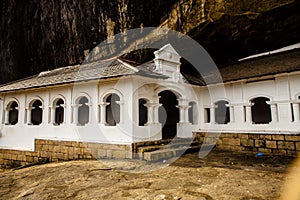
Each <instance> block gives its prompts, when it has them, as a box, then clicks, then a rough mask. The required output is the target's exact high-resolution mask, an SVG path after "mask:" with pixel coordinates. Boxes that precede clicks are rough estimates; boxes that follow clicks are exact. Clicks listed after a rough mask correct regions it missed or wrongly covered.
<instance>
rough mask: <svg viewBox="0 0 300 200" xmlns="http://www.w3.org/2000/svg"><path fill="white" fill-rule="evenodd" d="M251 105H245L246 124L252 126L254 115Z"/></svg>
mask: <svg viewBox="0 0 300 200" xmlns="http://www.w3.org/2000/svg"><path fill="white" fill-rule="evenodd" d="M252 105H253V104H251V105H245V108H246V123H249V124H252V113H251V106H252Z"/></svg>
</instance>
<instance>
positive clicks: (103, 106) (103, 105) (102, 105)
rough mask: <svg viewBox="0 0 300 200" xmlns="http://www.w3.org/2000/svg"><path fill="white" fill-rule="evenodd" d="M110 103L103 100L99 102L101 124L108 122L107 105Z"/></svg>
mask: <svg viewBox="0 0 300 200" xmlns="http://www.w3.org/2000/svg"><path fill="white" fill-rule="evenodd" d="M109 104H110V103H106V102H102V103H100V104H99V106H100V124H103V125H105V124H106V117H105V114H106V113H105V110H106V106H108V105H109Z"/></svg>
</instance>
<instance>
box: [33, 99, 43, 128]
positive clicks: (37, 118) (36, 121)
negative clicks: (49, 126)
mask: <svg viewBox="0 0 300 200" xmlns="http://www.w3.org/2000/svg"><path fill="white" fill-rule="evenodd" d="M42 120H43V109H42V102H41V101H40V100H36V101H34V102H33V104H32V109H31V123H32V124H33V125H40V124H41V123H42Z"/></svg>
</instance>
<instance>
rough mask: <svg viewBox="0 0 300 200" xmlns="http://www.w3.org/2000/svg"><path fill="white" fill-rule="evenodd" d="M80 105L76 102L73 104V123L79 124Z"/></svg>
mask: <svg viewBox="0 0 300 200" xmlns="http://www.w3.org/2000/svg"><path fill="white" fill-rule="evenodd" d="M78 107H79V105H78V104H75V105H72V108H73V111H74V112H73V113H74V115H73V123H74V124H76V125H77V124H78Z"/></svg>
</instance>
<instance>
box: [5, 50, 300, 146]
mask: <svg viewBox="0 0 300 200" xmlns="http://www.w3.org/2000/svg"><path fill="white" fill-rule="evenodd" d="M154 62H155V64H156V69H155V71H156V72H158V73H161V74H164V75H166V76H168V77H169V78H168V79H155V78H150V77H143V76H138V75H131V76H124V77H118V78H109V79H100V80H93V81H86V82H78V83H75V84H65V85H59V86H48V87H41V88H36V89H25V90H20V91H17V90H16V91H10V92H3V93H0V98H1V100H0V110H1V115H0V120H1V121H0V122H1V137H0V148H3V149H4V148H5V149H20V150H34V139H52V140H66V141H86V142H98V143H112V144H131V143H134V142H139V141H153V140H160V139H162V138H163V134H164V133H163V132H162V127H163V124H162V123H161V120H160V116H159V115H160V113H161V111H159V107H161V106H162V105H161V103H160V96H159V94H160V92H162V91H171V92H172V93H173V94H174V95H175V96H176V98H177V105H176V107H174V109H177V111H178V115H179V119H178V122H177V124H176V126H177V129H176V130H177V132H176V136H177V137H182V138H190V137H193V133H194V132H201V131H203V132H204V131H208V132H209V131H211V132H216V131H217V132H238V133H241V132H245V133H299V125H300V117H299V116H300V109H299V103H300V99H299V96H300V88H299V85H300V71H299V72H292V73H284V74H277V75H272V76H266V77H260V78H253V79H247V80H246V79H245V80H238V81H234V82H228V83H225V84H215V85H209V86H206V87H204V86H192V85H190V84H187V83H185V82H184V81H183V76H182V75H181V74H180V56H179V55H178V53H177V52H176V51H175V50H174V49H173V47H172V46H170V45H166V46H165V47H163V48H162V49H160V50H158V51H156V52H155V59H154ZM110 94H116V95H117V96H118V97H119V99H118V101H116V105H118V106H119V107H118V110H119V112H118V113H119V117H118V119H119V121H118V122H117V123H116V125H108V123H107V118H106V117H107V116H106V115H107V113H106V112H107V109H106V107H107V106H109V104H110V103H108V102H107V101H106V99H107V98H108V96H109V95H110ZM81 97H86V99H87V100H88V103H86V105H87V106H88V110H89V112H88V122H87V123H86V124H84V125H80V124H79V122H78V121H79V119H78V115H79V114H78V112H79V109H78V107H80V106H81V104H80V103H79V100H80V98H81ZM256 97H266V98H268V99H269V100H268V101H267V103H268V105H269V107H270V110H271V113H270V116H271V121H270V122H268V123H254V122H253V120H252V114H253V113H252V110H251V107H253V106H254V104H253V102H252V100H253V99H255V98H256ZM57 99H62V100H63V102H64V103H63V104H62V105H61V106H62V107H63V109H64V114H63V122H62V123H61V124H59V125H58V124H56V123H55V112H56V111H55V108H56V107H57V106H56V105H55V102H56V101H57ZM140 99H144V100H145V101H146V104H144V106H145V107H146V108H147V123H146V124H144V125H139V117H140V116H139V100H140ZM34 100H40V101H41V102H42V106H40V107H41V108H42V111H43V112H42V122H41V124H39V125H32V124H31V122H30V117H31V116H30V110H31V109H32V108H31V107H30V106H31V102H33V101H34ZM220 100H225V101H226V107H228V110H229V115H230V120H229V122H228V123H227V122H226V123H225V124H224V123H222V124H218V123H216V120H215V114H216V113H215V109H217V106H216V104H215V103H216V102H218V101H220ZM14 101H15V102H16V103H17V105H18V106H17V109H18V122H17V123H16V124H14V125H12V124H10V123H9V110H10V109H11V107H10V105H11V103H12V102H14ZM191 105H193V106H192V108H191ZM191 109H193V111H191ZM205 111H207V112H209V114H207V113H205ZM191 113H192V114H191ZM189 115H191V116H192V117H191V116H190V117H189ZM191 118H193V119H191ZM208 118H209V119H208Z"/></svg>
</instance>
